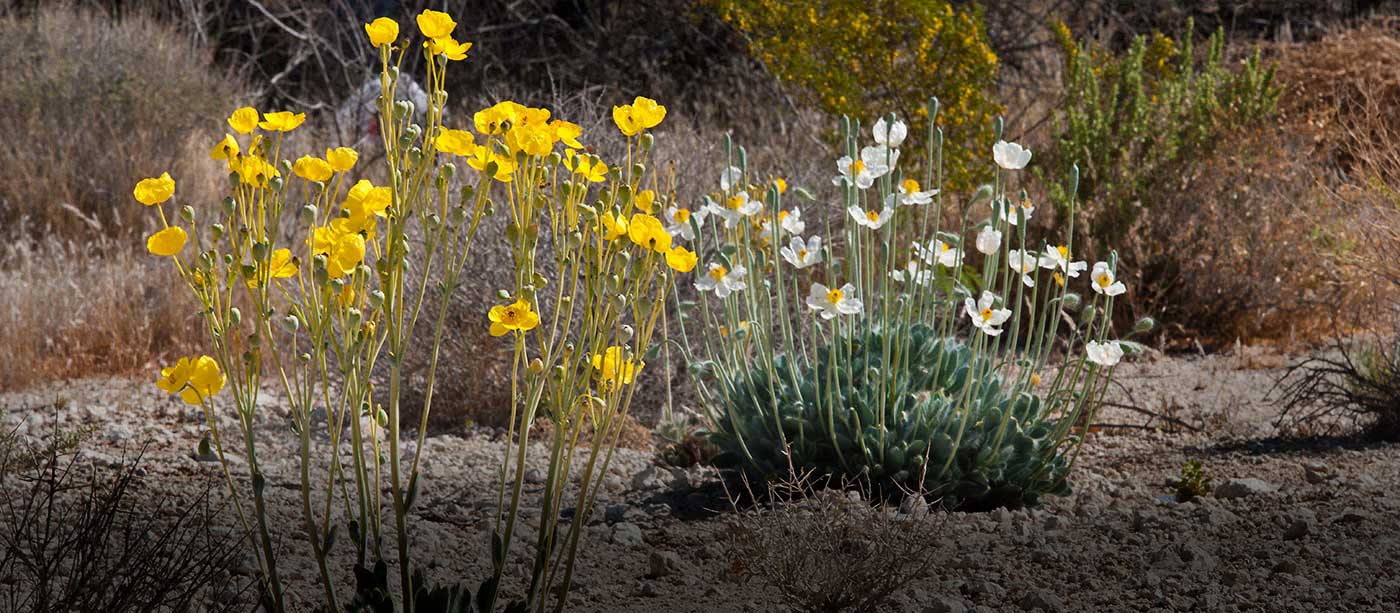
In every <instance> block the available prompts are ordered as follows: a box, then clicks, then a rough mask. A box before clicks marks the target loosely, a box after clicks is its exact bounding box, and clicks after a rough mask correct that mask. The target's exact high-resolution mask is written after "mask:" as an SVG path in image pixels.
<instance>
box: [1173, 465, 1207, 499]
mask: <svg viewBox="0 0 1400 613" xmlns="http://www.w3.org/2000/svg"><path fill="white" fill-rule="evenodd" d="M1209 493H1210V475H1207V474H1206V471H1205V467H1203V466H1202V465H1201V461H1200V460H1195V459H1192V460H1187V461H1186V463H1185V464H1182V465H1181V477H1180V478H1179V479H1177V482H1176V500H1177V502H1188V501H1191V500H1194V499H1196V498H1200V497H1201V496H1205V495H1207V494H1209Z"/></svg>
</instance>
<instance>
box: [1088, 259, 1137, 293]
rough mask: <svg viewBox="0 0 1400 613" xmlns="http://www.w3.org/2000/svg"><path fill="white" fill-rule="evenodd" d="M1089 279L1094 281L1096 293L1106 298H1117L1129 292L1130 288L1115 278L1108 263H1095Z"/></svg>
mask: <svg viewBox="0 0 1400 613" xmlns="http://www.w3.org/2000/svg"><path fill="white" fill-rule="evenodd" d="M1089 279H1090V280H1091V281H1093V284H1092V285H1093V286H1094V291H1095V292H1096V293H1099V294H1103V295H1105V296H1117V295H1119V294H1121V293H1123V292H1126V291H1128V287H1127V286H1126V285H1123V282H1122V281H1119V280H1117V279H1115V278H1114V277H1113V271H1112V270H1109V269H1108V262H1095V263H1094V270H1093V271H1092V272H1090V273H1089Z"/></svg>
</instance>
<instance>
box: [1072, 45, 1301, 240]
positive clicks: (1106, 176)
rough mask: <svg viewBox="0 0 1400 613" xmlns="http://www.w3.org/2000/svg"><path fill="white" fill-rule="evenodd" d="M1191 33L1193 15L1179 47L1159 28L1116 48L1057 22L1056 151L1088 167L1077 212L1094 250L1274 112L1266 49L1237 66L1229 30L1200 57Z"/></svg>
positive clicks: (1125, 231)
mask: <svg viewBox="0 0 1400 613" xmlns="http://www.w3.org/2000/svg"><path fill="white" fill-rule="evenodd" d="M1194 33H1195V32H1194V24H1193V23H1192V22H1191V21H1189V20H1188V21H1187V25H1186V31H1185V33H1184V34H1183V35H1182V36H1181V37H1180V39H1179V41H1180V42H1179V45H1180V46H1178V42H1177V41H1174V40H1173V39H1171V38H1169V37H1167V36H1164V35H1162V34H1160V33H1154V34H1152V35H1151V36H1146V35H1143V36H1138V37H1136V38H1134V39H1133V41H1132V44H1131V45H1130V46H1129V48H1128V50H1127V51H1126V52H1125V53H1122V54H1116V53H1113V52H1111V51H1110V50H1108V49H1105V48H1104V47H1102V46H1100V45H1097V44H1094V43H1091V42H1087V41H1076V40H1074V38H1073V35H1072V34H1071V33H1070V32H1069V29H1068V28H1067V27H1066V26H1065V25H1064V24H1059V25H1058V27H1057V29H1056V34H1057V37H1058V39H1059V42H1060V45H1061V47H1062V49H1063V51H1064V55H1065V74H1066V75H1067V76H1066V88H1065V89H1066V91H1065V96H1064V98H1063V100H1062V102H1061V104H1060V107H1059V109H1058V110H1057V112H1056V118H1057V121H1058V122H1059V126H1058V127H1059V134H1058V135H1057V136H1056V139H1055V142H1054V148H1053V150H1052V151H1051V153H1050V157H1051V158H1052V167H1053V168H1054V169H1055V170H1056V171H1059V172H1061V173H1064V172H1068V170H1069V168H1070V167H1071V166H1073V165H1075V164H1077V165H1078V166H1079V168H1081V169H1082V170H1083V173H1082V175H1081V177H1080V184H1079V198H1080V200H1081V201H1082V206H1081V209H1080V210H1081V213H1082V214H1083V215H1084V216H1086V217H1088V218H1091V219H1092V220H1093V222H1094V225H1093V231H1092V232H1091V234H1090V236H1089V237H1087V238H1088V239H1089V240H1090V241H1092V244H1091V245H1090V247H1091V248H1093V249H1098V250H1102V249H1103V245H1105V244H1106V242H1107V241H1108V240H1109V239H1110V238H1112V237H1121V236H1125V235H1127V234H1128V233H1129V230H1131V229H1132V228H1133V227H1134V225H1135V224H1136V223H1137V222H1138V220H1139V217H1140V216H1141V215H1142V213H1143V212H1144V211H1147V210H1150V209H1151V208H1152V207H1153V205H1154V204H1156V203H1157V202H1158V201H1159V200H1160V199H1161V198H1162V195H1163V194H1164V193H1167V192H1170V191H1172V190H1176V189H1179V183H1180V181H1181V179H1182V177H1183V176H1185V175H1186V174H1187V173H1188V172H1189V170H1190V168H1191V167H1192V165H1193V163H1194V162H1196V161H1198V160H1200V159H1202V158H1204V157H1206V156H1208V155H1209V154H1210V153H1211V152H1212V151H1213V150H1214V148H1215V145H1216V143H1217V142H1219V139H1220V137H1221V136H1222V135H1223V134H1224V133H1226V132H1227V131H1228V130H1230V129H1232V128H1237V127H1244V126H1249V125H1254V124H1258V123H1259V122H1261V121H1262V120H1264V119H1266V118H1268V117H1269V116H1270V115H1271V114H1272V112H1273V109H1274V105H1275V103H1276V102H1277V101H1278V96H1279V89H1278V88H1277V87H1275V86H1274V83H1273V76H1274V69H1273V67H1271V66H1270V67H1266V66H1264V64H1263V63H1262V61H1261V59H1260V54H1259V52H1258V51H1257V50H1256V52H1255V53H1254V55H1253V56H1251V57H1250V58H1249V59H1248V60H1247V61H1246V62H1245V63H1244V66H1243V67H1242V68H1241V69H1240V70H1239V71H1238V72H1231V71H1229V70H1228V69H1227V68H1226V66H1225V55H1224V44H1225V34H1224V31H1223V30H1218V31H1216V32H1215V34H1213V35H1212V36H1211V37H1210V39H1209V42H1208V43H1207V47H1206V53H1205V56H1204V57H1203V58H1197V57H1196V52H1195V50H1194V49H1193V47H1192V40H1193V36H1194ZM1051 196H1052V199H1053V200H1054V201H1055V203H1056V204H1057V206H1058V208H1059V213H1060V214H1061V216H1063V215H1065V214H1066V207H1067V206H1068V194H1065V193H1064V192H1063V191H1059V190H1055V189H1054V188H1053V186H1052V189H1051ZM1120 248H1121V246H1120Z"/></svg>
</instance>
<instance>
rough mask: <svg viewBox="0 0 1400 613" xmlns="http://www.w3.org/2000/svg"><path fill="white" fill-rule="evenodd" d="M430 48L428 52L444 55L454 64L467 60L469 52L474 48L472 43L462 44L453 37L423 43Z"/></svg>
mask: <svg viewBox="0 0 1400 613" xmlns="http://www.w3.org/2000/svg"><path fill="white" fill-rule="evenodd" d="M423 46H424V47H427V48H428V52H429V53H432V54H433V55H443V56H446V57H447V59H449V60H452V61H454V62H460V61H462V60H465V59H467V51H470V50H471V48H472V44H471V43H460V42H457V40H456V39H454V38H452V37H451V36H444V37H442V38H433V39H429V40H427V41H426V42H424V43H423Z"/></svg>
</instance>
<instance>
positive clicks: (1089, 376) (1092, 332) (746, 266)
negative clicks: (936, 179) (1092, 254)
mask: <svg viewBox="0 0 1400 613" xmlns="http://www.w3.org/2000/svg"><path fill="white" fill-rule="evenodd" d="M906 131H907V126H906V125H905V124H904V123H903V122H900V121H897V120H895V119H894V118H893V117H890V118H882V119H880V120H878V121H877V122H876V123H875V125H874V126H873V127H872V130H871V135H872V136H873V137H874V140H875V141H876V144H873V145H869V146H866V147H864V148H862V147H860V146H859V142H858V140H857V132H855V131H854V128H852V129H851V130H850V131H848V132H847V134H846V139H847V140H846V143H847V144H846V152H847V153H848V155H847V156H845V157H843V158H841V159H840V160H838V162H837V167H838V169H839V170H840V174H839V175H838V176H837V177H836V178H835V181H834V182H835V183H836V184H837V186H838V191H839V193H840V197H841V199H842V203H843V210H845V211H846V213H847V215H844V216H843V219H844V223H843V224H841V221H842V220H829V221H828V223H827V225H826V228H825V229H826V233H827V236H826V240H825V241H823V240H822V239H821V238H820V237H818V236H808V237H805V238H804V236H803V234H804V233H806V232H807V231H808V227H809V226H808V222H807V221H805V220H804V219H803V218H802V216H801V211H800V210H799V209H798V208H797V207H796V206H795V205H792V204H789V205H787V206H784V203H783V194H784V193H792V194H794V196H795V197H796V199H798V200H801V199H804V198H811V197H812V196H810V194H809V193H808V192H806V190H802V189H796V188H789V187H786V186H784V185H783V184H781V183H779V182H776V181H773V180H771V179H767V178H764V177H765V175H762V174H759V173H758V172H756V171H754V170H752V169H750V168H748V165H747V162H746V155H745V154H744V152H743V150H742V149H739V150H737V151H731V156H730V158H729V159H731V160H734V163H735V164H736V165H735V166H733V167H730V168H728V169H727V170H726V171H725V172H724V173H723V174H722V176H721V177H720V190H719V191H716V192H714V193H713V194H711V195H710V196H709V197H708V198H707V205H706V207H705V214H706V215H707V216H706V217H705V218H704V219H703V222H704V223H703V224H702V223H701V221H700V220H699V217H698V215H697V214H691V215H690V216H689V220H690V224H691V226H692V228H691V230H692V231H693V234H694V235H695V237H696V238H695V243H696V244H697V245H698V246H697V247H696V251H697V252H700V253H701V254H703V255H704V257H705V260H706V261H707V262H708V264H707V267H706V268H702V269H701V271H702V272H701V273H700V274H698V275H697V278H698V280H697V281H696V282H695V286H696V288H697V289H699V290H700V291H701V292H702V294H705V293H711V294H713V296H712V297H706V296H702V298H701V299H700V300H698V301H696V302H694V303H689V304H687V303H682V304H681V307H682V309H683V312H684V313H685V317H686V318H688V319H689V321H690V325H689V326H687V327H686V329H685V330H684V331H683V332H684V337H683V339H682V340H683V344H684V345H685V347H686V351H687V355H686V361H687V362H688V363H689V364H690V365H691V369H692V371H693V372H694V373H695V374H696V375H698V376H697V377H695V381H696V383H697V392H698V394H699V396H700V398H701V400H702V402H703V403H704V405H705V407H706V409H707V410H708V411H709V418H710V420H711V428H712V434H711V440H713V441H714V442H715V443H716V444H717V445H718V446H719V447H720V448H721V450H722V451H723V454H722V456H721V457H720V458H716V464H720V463H721V461H723V462H724V463H727V464H729V465H736V466H739V467H742V469H743V470H744V471H746V472H747V473H748V474H749V475H750V476H751V477H754V478H755V479H759V480H773V479H782V478H787V477H789V476H791V475H808V474H810V475H811V476H812V477H814V478H824V479H828V480H835V481H860V482H864V483H866V484H868V485H869V486H871V487H872V488H873V489H874V490H875V491H876V492H877V493H878V494H880V495H882V496H894V495H899V494H900V493H902V492H910V491H912V492H917V493H919V494H925V495H929V496H933V497H937V498H941V499H942V500H943V501H944V502H945V504H947V505H948V506H951V507H958V508H988V507H994V506H1002V505H1007V506H1020V505H1023V504H1031V503H1034V502H1036V501H1037V500H1038V499H1039V497H1040V496H1041V495H1044V494H1049V493H1056V492H1063V491H1065V481H1064V479H1065V477H1066V474H1067V465H1068V457H1070V455H1071V454H1072V453H1074V449H1076V448H1077V445H1078V444H1079V443H1080V442H1081V441H1082V439H1081V438H1080V437H1079V436H1077V435H1076V426H1078V425H1080V424H1081V423H1083V422H1085V421H1086V420H1092V416H1093V415H1094V413H1095V411H1096V410H1097V406H1098V401H1099V397H1100V395H1101V394H1102V393H1103V389H1104V387H1105V386H1106V385H1107V384H1108V381H1109V378H1110V377H1111V375H1112V371H1113V368H1114V366H1115V365H1116V364H1117V363H1118V360H1119V359H1120V358H1121V357H1122V355H1123V349H1124V347H1129V345H1126V344H1124V343H1122V342H1120V341H1118V340H1112V338H1111V327H1112V324H1111V322H1112V317H1111V316H1112V313H1113V305H1114V297H1115V296H1117V295H1119V294H1121V293H1123V292H1124V291H1126V288H1125V287H1124V286H1123V284H1122V283H1121V282H1119V281H1116V280H1115V276H1116V274H1117V273H1116V265H1117V262H1116V259H1115V258H1113V257H1110V258H1109V260H1107V261H1103V262H1099V263H1096V264H1095V265H1094V268H1093V271H1092V272H1091V273H1090V274H1089V275H1088V276H1089V277H1091V281H1090V287H1091V288H1092V289H1093V292H1092V300H1088V299H1085V298H1083V297H1082V296H1081V295H1079V294H1077V293H1073V292H1072V291H1071V289H1070V288H1071V284H1070V283H1069V281H1070V280H1071V279H1072V278H1074V277H1079V276H1080V274H1081V271H1084V270H1087V269H1088V268H1089V266H1088V264H1087V263H1085V262H1075V261H1073V259H1072V253H1073V251H1072V246H1073V244H1074V234H1073V228H1072V227H1071V228H1070V231H1069V233H1068V234H1067V235H1066V236H1065V239H1064V241H1063V242H1058V241H1057V242H1052V243H1046V242H1044V241H1042V240H1040V239H1038V238H1032V237H1030V236H1028V226H1029V225H1030V224H1029V215H1030V214H1031V213H1032V211H1030V210H1029V209H1027V208H1025V207H1023V206H1021V205H1020V203H1019V201H1015V202H1013V200H1012V199H1011V196H1010V193H1011V187H1010V186H1011V183H1012V182H1013V181H1015V180H1016V178H1017V176H1018V174H1019V171H1020V170H1021V169H1023V168H1025V166H1026V165H1027V163H1028V162H1029V160H1030V158H1031V153H1030V152H1029V151H1028V150H1025V149H1024V148H1022V147H1020V146H1019V145H1017V144H1014V143H1006V142H998V143H997V144H996V146H995V147H994V148H993V156H994V159H995V161H996V163H997V165H998V166H999V169H998V170H997V180H996V182H995V183H994V184H993V185H992V186H988V187H986V188H983V189H982V190H979V191H978V192H977V193H976V194H975V195H974V197H972V198H971V199H969V200H968V201H967V202H968V203H969V204H968V207H969V208H968V209H967V210H966V211H964V215H963V216H962V218H963V219H964V221H963V222H962V225H961V226H958V227H951V228H949V227H945V226H943V225H942V224H941V223H940V222H941V219H940V217H939V215H940V211H941V206H942V200H941V199H942V198H943V196H944V193H943V192H942V191H940V190H938V189H934V188H933V186H930V187H928V188H925V187H923V186H928V185H930V183H929V181H931V180H932V177H931V176H930V175H931V174H932V173H931V172H926V174H925V175H924V179H925V181H926V182H925V183H922V184H921V183H920V182H918V181H915V180H914V179H913V178H912V177H910V176H909V175H902V174H901V173H900V171H899V168H898V160H899V159H900V157H901V155H900V154H901V152H900V151H899V149H898V148H899V147H900V145H901V144H902V143H903V142H904V140H905V137H906ZM998 131H999V126H998ZM929 140H930V142H934V143H936V142H937V132H936V130H934V129H930V134H929ZM935 155H936V152H935ZM1074 181H1075V178H1074V176H1073V173H1072V174H1071V178H1070V184H1071V187H1070V191H1071V192H1072V191H1073V187H1072V185H1073V183H1074ZM816 200H817V201H821V199H820V198H818V199H816ZM925 207H928V208H930V209H932V211H929V212H926V211H925V210H924V208H925ZM983 215H989V216H990V218H988V219H985V220H983V219H981V218H982V216H983ZM905 217H907V218H908V219H903V218H905ZM902 220H903V221H904V222H906V223H901V221H902ZM972 220H977V221H975V222H973V221H972ZM1013 222H1014V223H1013ZM836 224H841V225H840V226H838V225H836ZM812 225H815V224H812ZM833 243H835V245H833ZM803 312H806V314H807V315H806V316H804V315H803ZM1065 321H1069V322H1071V323H1069V324H1067V325H1066V324H1065V323H1064V322H1065ZM969 324H970V325H969ZM1144 327H1145V326H1144ZM1134 331H1141V330H1134ZM963 334H966V340H962V335H963ZM1062 335H1063V336H1062ZM1062 338H1065V339H1066V340H1067V344H1061V341H1060V339H1062ZM1060 352H1063V355H1064V356H1065V357H1064V361H1063V362H1061V363H1059V364H1058V365H1055V366H1053V367H1052V366H1051V364H1050V361H1049V360H1050V358H1051V356H1052V353H1060ZM1052 369H1053V370H1054V374H1053V375H1051V374H1050V371H1051V370H1052ZM1042 373H1045V375H1044V376H1042Z"/></svg>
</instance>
